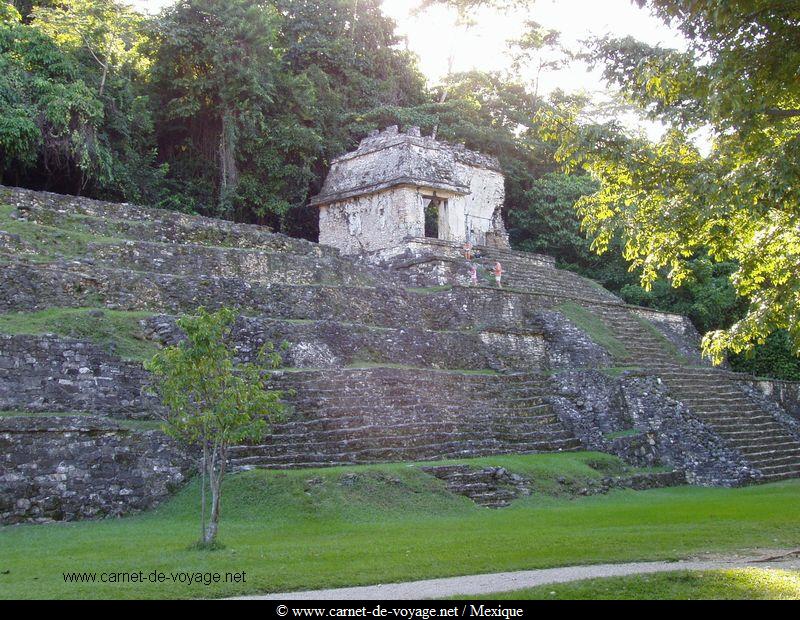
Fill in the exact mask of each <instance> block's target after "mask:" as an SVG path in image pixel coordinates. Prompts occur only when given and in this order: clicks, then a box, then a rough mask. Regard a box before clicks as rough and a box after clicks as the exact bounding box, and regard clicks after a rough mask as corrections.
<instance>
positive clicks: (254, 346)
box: [144, 315, 546, 371]
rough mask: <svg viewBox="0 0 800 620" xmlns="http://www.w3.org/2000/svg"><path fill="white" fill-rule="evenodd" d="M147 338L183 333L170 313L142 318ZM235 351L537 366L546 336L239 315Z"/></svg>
mask: <svg viewBox="0 0 800 620" xmlns="http://www.w3.org/2000/svg"><path fill="white" fill-rule="evenodd" d="M144 332H145V334H146V336H147V338H148V339H149V340H154V341H156V342H159V343H161V344H164V345H172V344H176V343H177V342H179V341H180V340H181V339H182V338H183V334H182V333H181V332H180V330H179V329H178V327H177V325H176V323H175V318H174V317H171V316H165V315H160V316H155V317H151V318H149V319H147V320H146V321H145V327H144ZM232 339H233V342H234V343H235V346H236V350H237V354H238V356H239V358H240V359H241V360H243V361H256V359H257V356H258V351H259V350H260V349H261V348H262V347H263V346H264V345H265V344H267V343H273V344H280V343H286V344H287V345H288V349H287V350H286V351H285V352H284V353H283V360H284V363H285V365H287V366H290V367H294V368H342V367H345V366H358V365H361V366H363V365H365V364H370V363H371V364H384V365H405V366H415V367H432V368H440V369H444V368H449V369H461V370H485V369H493V370H507V369H516V370H528V371H530V370H536V369H543V368H544V366H545V362H546V359H545V341H544V336H543V335H542V334H539V333H536V331H535V330H528V331H527V332H526V333H522V334H520V333H517V332H511V333H508V332H503V331H501V330H499V329H493V330H491V331H477V330H475V331H432V330H426V329H422V328H419V327H404V328H388V327H375V326H371V325H361V324H358V323H343V322H338V321H298V320H291V319H286V320H280V319H270V318H265V317H249V316H240V317H239V318H238V319H237V321H236V323H235V325H234V327H233V332H232Z"/></svg>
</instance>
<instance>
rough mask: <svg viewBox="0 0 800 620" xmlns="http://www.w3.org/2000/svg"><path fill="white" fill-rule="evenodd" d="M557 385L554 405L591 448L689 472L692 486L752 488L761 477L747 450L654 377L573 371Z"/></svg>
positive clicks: (556, 379) (638, 462)
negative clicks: (730, 441)
mask: <svg viewBox="0 0 800 620" xmlns="http://www.w3.org/2000/svg"><path fill="white" fill-rule="evenodd" d="M553 381H554V383H555V384H556V385H558V386H559V387H558V392H557V394H558V396H557V397H555V398H554V399H553V401H552V402H553V405H554V407H555V408H556V411H558V413H559V416H560V417H561V419H563V420H565V422H566V423H567V424H568V425H569V426H570V428H571V429H572V430H573V432H574V433H575V434H576V435H577V436H578V437H580V438H581V441H582V442H583V444H584V445H585V446H587V447H588V448H589V449H592V450H599V451H601V452H611V453H615V454H618V455H620V456H622V457H624V458H625V460H627V461H628V462H629V463H632V464H635V465H639V466H644V467H651V466H661V465H665V466H669V467H671V468H673V469H676V470H680V471H685V472H686V478H687V480H688V481H689V482H690V483H692V484H704V485H736V484H746V483H748V482H751V481H753V480H757V479H758V478H759V477H760V473H759V472H758V471H757V470H756V469H755V468H753V467H752V466H750V465H749V463H748V462H747V459H746V458H745V456H744V455H743V454H742V453H741V452H739V451H738V450H736V449H735V448H733V447H731V446H729V445H726V443H725V442H724V441H723V440H721V439H720V437H719V436H718V434H717V433H716V432H715V430H714V429H713V428H711V427H710V426H709V425H708V424H706V423H704V422H703V421H702V420H700V419H698V418H697V417H696V416H695V415H693V413H692V411H691V410H690V409H689V408H688V407H686V406H685V405H684V404H683V403H681V402H679V401H677V400H675V399H674V398H672V397H671V396H670V395H669V392H668V390H667V389H666V387H665V386H664V385H663V384H662V383H661V381H660V380H658V379H656V378H654V377H647V376H643V375H642V373H638V372H628V373H623V374H622V375H620V376H619V377H612V376H608V375H606V374H604V373H602V372H600V371H591V372H579V371H567V372H561V373H557V374H556V375H554V377H553Z"/></svg>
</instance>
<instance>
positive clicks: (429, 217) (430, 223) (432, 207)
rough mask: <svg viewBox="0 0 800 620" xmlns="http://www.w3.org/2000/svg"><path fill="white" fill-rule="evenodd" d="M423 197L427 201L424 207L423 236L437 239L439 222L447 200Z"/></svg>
mask: <svg viewBox="0 0 800 620" xmlns="http://www.w3.org/2000/svg"><path fill="white" fill-rule="evenodd" d="M425 199H426V200H427V201H428V204H427V206H426V207H425V236H426V237H427V238H429V239H439V232H440V231H441V229H442V226H441V225H440V224H441V221H442V216H443V215H444V207H445V206H446V204H447V201H446V200H442V199H441V198H436V197H428V196H425Z"/></svg>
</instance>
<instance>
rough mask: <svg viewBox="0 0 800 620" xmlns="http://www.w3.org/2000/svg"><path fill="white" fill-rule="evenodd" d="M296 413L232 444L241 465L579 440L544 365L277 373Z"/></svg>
mask: <svg viewBox="0 0 800 620" xmlns="http://www.w3.org/2000/svg"><path fill="white" fill-rule="evenodd" d="M271 384H272V386H273V387H275V388H279V389H285V390H289V389H291V390H294V391H295V394H294V395H293V396H287V402H288V404H289V405H290V406H291V407H292V409H293V414H292V417H291V418H290V419H289V420H288V421H286V422H284V423H282V424H279V425H276V426H275V428H274V430H275V433H274V434H273V435H271V436H269V437H266V438H265V439H264V440H263V442H260V443H257V444H253V445H245V446H239V447H237V448H235V449H233V450H232V451H231V459H230V460H231V464H232V465H233V466H234V467H244V466H259V467H276V468H280V467H298V466H312V465H313V466H319V465H339V464H346V463H370V462H379V461H395V460H417V461H419V460H436V459H443V458H459V457H467V456H482V455H490V454H506V453H527V452H550V451H561V450H575V449H577V448H578V447H579V446H580V444H579V442H578V441H577V440H576V439H575V437H574V435H572V433H571V432H570V431H568V430H567V429H566V428H565V427H564V426H563V425H562V424H561V423H560V421H559V420H558V417H557V416H556V415H555V414H554V413H553V411H552V409H551V408H550V406H549V405H548V404H547V403H546V401H545V399H544V394H545V393H546V390H547V388H546V378H545V377H543V376H541V375H536V374H518V375H479V374H467V373H459V372H431V371H429V370H427V371H426V370H420V369H396V368H375V369H364V370H341V371H336V372H331V371H327V372H306V371H304V372H285V373H276V374H275V375H274V377H273V379H272V380H271Z"/></svg>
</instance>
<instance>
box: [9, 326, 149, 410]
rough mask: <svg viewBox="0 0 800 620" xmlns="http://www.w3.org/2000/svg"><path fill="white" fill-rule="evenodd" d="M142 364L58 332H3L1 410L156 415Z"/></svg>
mask: <svg viewBox="0 0 800 620" xmlns="http://www.w3.org/2000/svg"><path fill="white" fill-rule="evenodd" d="M145 383H146V373H145V371H144V369H143V368H142V365H141V364H138V363H134V362H124V361H122V360H120V359H119V358H118V357H117V356H114V355H111V354H109V353H107V352H106V351H104V350H103V349H102V348H101V347H99V346H97V345H94V344H91V343H89V342H83V341H80V340H73V339H69V338H59V337H57V336H8V335H2V334H0V410H12V411H14V410H25V411H44V412H50V411H52V412H62V411H89V412H94V413H106V414H109V415H114V416H118V417H141V416H149V415H152V413H153V411H154V410H156V409H157V403H156V402H155V400H154V399H153V398H152V397H149V396H147V395H145V394H144V393H143V388H144V385H145Z"/></svg>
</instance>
